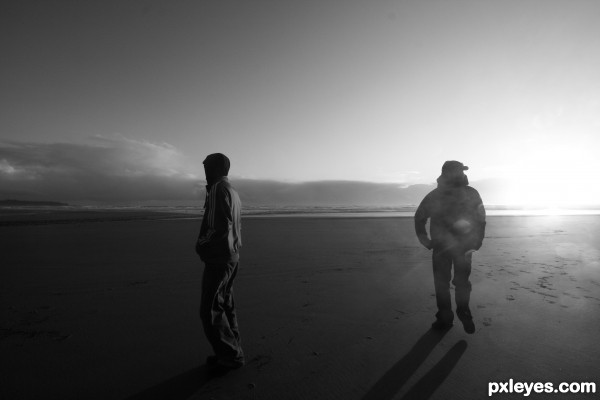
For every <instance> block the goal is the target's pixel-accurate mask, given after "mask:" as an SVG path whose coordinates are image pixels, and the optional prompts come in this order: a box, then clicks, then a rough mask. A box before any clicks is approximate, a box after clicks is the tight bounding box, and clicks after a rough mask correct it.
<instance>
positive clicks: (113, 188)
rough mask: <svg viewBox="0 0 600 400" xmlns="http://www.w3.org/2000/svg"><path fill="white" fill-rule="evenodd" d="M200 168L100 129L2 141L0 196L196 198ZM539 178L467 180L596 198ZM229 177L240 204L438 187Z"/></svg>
mask: <svg viewBox="0 0 600 400" xmlns="http://www.w3.org/2000/svg"><path fill="white" fill-rule="evenodd" d="M203 175H204V172H203V171H198V167H196V168H195V169H194V168H193V167H192V166H191V165H190V164H189V163H188V162H187V159H186V157H185V156H184V155H183V154H182V153H181V152H180V151H179V150H178V149H176V148H175V147H173V146H172V145H170V144H167V143H151V142H147V141H137V140H132V139H128V138H125V137H122V136H112V137H102V136H97V137H94V138H91V139H89V140H88V141H86V142H84V143H24V142H16V141H11V142H8V141H4V142H2V141H0V199H18V200H29V201H61V202H68V203H73V204H86V203H88V204H93V203H102V204H124V203H126V204H148V203H157V202H158V203H160V204H187V205H194V204H195V205H201V204H202V202H203V199H204V194H205V189H204V185H205V181H204V176H203ZM538 180H539V179H538ZM538 180H527V181H522V180H521V181H520V180H511V179H488V180H483V181H478V182H473V185H472V186H474V187H475V188H476V189H477V190H478V191H479V192H480V194H481V196H482V198H483V200H484V203H485V204H488V205H491V204H495V205H502V204H504V205H506V204H509V205H511V204H513V205H518V204H528V203H531V202H532V201H533V203H535V204H538V205H544V204H546V203H548V204H550V205H553V204H554V205H561V204H563V203H565V204H581V203H585V204H589V205H597V204H598V203H599V202H598V195H597V194H594V193H595V192H594V191H593V190H590V188H589V184H588V185H586V187H583V188H582V187H578V186H577V185H574V184H569V183H568V182H560V185H544V186H543V187H540V186H539V184H538V183H539V182H537V181H538ZM231 181H232V182H233V184H234V186H235V187H236V188H237V190H238V192H239V193H240V197H241V198H242V202H243V203H244V205H245V206H358V207H361V206H362V207H388V206H404V205H417V204H419V202H420V201H421V200H422V199H423V197H424V196H425V195H426V194H427V193H428V192H429V191H430V190H432V189H433V188H434V187H435V186H434V185H410V186H407V185H401V184H399V183H395V184H392V183H373V182H357V181H317V182H305V183H284V182H278V181H268V180H255V179H240V178H236V177H235V176H234V177H232V178H231ZM536 185H537V186H536ZM542 189H544V190H547V191H543V190H542Z"/></svg>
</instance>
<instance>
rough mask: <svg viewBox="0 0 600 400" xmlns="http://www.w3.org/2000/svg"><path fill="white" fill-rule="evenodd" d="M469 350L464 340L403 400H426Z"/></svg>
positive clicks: (453, 347)
mask: <svg viewBox="0 0 600 400" xmlns="http://www.w3.org/2000/svg"><path fill="white" fill-rule="evenodd" d="M466 350H467V342H466V341H464V340H461V341H459V342H458V343H456V344H455V345H454V346H452V348H451V349H450V350H448V352H447V353H446V355H445V356H444V357H443V358H442V359H441V360H440V361H439V362H438V363H437V364H435V365H434V366H433V368H431V369H430V370H429V372H428V373H426V374H425V376H423V377H422V378H421V379H419V381H418V382H417V383H415V385H414V386H413V387H412V388H410V390H409V391H408V392H406V394H405V395H404V396H402V400H426V399H428V398H429V397H430V396H431V395H432V394H433V392H435V391H436V389H437V388H438V387H440V385H441V384H442V382H444V380H445V379H446V378H447V377H448V375H450V372H451V371H452V370H453V369H454V367H455V366H456V363H458V360H459V359H460V358H461V357H462V355H463V353H464V352H465V351H466Z"/></svg>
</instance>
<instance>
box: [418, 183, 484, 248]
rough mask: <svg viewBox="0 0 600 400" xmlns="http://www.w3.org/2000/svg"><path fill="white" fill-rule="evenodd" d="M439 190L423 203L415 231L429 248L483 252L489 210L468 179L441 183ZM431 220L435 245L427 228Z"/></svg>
mask: <svg viewBox="0 0 600 400" xmlns="http://www.w3.org/2000/svg"><path fill="white" fill-rule="evenodd" d="M437 182H438V187H437V188H436V189H434V190H432V191H431V192H429V194H427V196H425V198H424V199H423V201H421V204H420V205H419V207H418V208H417V211H416V213H415V231H416V233H417V237H418V238H419V241H420V242H421V243H422V244H423V245H424V246H426V247H429V248H434V249H440V250H447V249H451V248H454V249H459V250H464V251H468V250H479V248H480V247H481V244H482V242H483V237H484V236H485V208H484V207H483V202H482V201H481V197H480V196H479V193H478V192H477V190H475V189H473V188H472V187H470V186H468V185H469V181H468V179H467V176H466V175H464V174H463V175H462V176H460V177H458V178H456V179H454V180H449V179H448V178H446V177H445V176H444V175H442V176H440V177H439V178H438V179H437ZM429 218H431V222H430V230H431V242H429V238H428V237H427V230H426V228H425V224H426V223H427V219H429Z"/></svg>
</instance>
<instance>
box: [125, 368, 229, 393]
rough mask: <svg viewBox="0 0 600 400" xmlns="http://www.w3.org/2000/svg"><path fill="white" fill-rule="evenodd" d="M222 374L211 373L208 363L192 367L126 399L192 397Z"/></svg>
mask: <svg viewBox="0 0 600 400" xmlns="http://www.w3.org/2000/svg"><path fill="white" fill-rule="evenodd" d="M220 375H222V374H218V373H211V372H210V371H209V370H208V368H207V367H206V365H202V366H200V367H196V368H192V369H190V370H189V371H186V372H184V373H182V374H179V375H177V376H174V377H172V378H169V379H167V380H166V381H164V382H161V383H159V384H157V385H155V386H152V387H150V388H148V389H146V390H144V391H142V392H140V393H137V394H135V395H133V396H130V397H128V398H127V399H126V400H183V399H187V398H189V397H191V396H192V395H193V394H194V393H196V392H197V391H198V390H199V389H200V388H201V387H202V386H204V385H205V384H206V383H208V382H209V381H210V380H211V379H213V378H215V377H218V376H220Z"/></svg>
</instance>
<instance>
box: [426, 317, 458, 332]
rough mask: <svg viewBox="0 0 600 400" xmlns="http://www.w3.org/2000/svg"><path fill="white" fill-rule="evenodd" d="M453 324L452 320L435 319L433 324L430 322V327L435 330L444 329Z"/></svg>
mask: <svg viewBox="0 0 600 400" xmlns="http://www.w3.org/2000/svg"><path fill="white" fill-rule="evenodd" d="M453 325H454V324H453V323H452V321H443V320H441V319H436V320H435V322H434V323H433V324H431V328H432V329H434V330H436V331H445V330H447V329H450V328H452V326H453Z"/></svg>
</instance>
